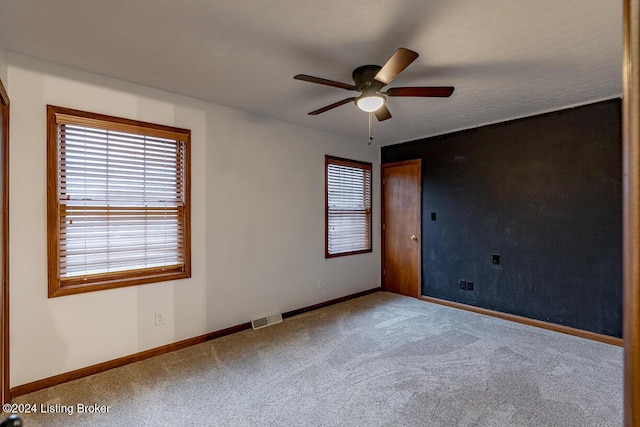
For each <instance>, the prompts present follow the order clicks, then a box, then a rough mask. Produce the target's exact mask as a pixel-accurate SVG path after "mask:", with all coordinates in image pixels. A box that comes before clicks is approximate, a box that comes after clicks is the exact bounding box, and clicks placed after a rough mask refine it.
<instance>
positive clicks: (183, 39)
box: [0, 0, 622, 145]
mask: <svg viewBox="0 0 640 427" xmlns="http://www.w3.org/2000/svg"><path fill="white" fill-rule="evenodd" d="M0 40H1V41H2V44H3V45H4V46H5V48H6V49H7V50H8V51H9V52H14V53H18V54H23V55H27V56H32V57H36V58H41V59H44V60H48V61H52V62H56V63H60V64H63V65H67V66H71V67H74V68H78V69H81V70H86V71H91V72H95V73H99V74H103V75H107V76H111V77H115V78H118V79H122V80H127V81H130V82H134V83H138V84H142V85H146V86H151V87H154V88H159V89H163V90H166V91H170V92H175V93H178V94H182V95H187V96H190V97H194V98H199V99H203V100H206V101H211V102H214V103H217V104H222V105H227V106H230V107H234V108H238V109H241V110H246V111H249V112H253V113H257V114H260V115H265V116H270V117H275V118H277V119H281V120H284V121H286V122H290V123H296V124H299V125H302V126H308V127H312V128H317V129H321V130H324V131H328V132H335V133H339V134H344V135H350V136H352V137H354V138H358V139H362V140H363V141H366V140H367V124H368V120H367V114H366V113H364V112H362V111H360V110H358V109H357V107H356V106H355V105H354V104H352V103H350V104H347V105H344V106H342V107H339V108H336V109H334V110H331V111H329V112H326V113H324V114H321V115H318V116H308V115H307V114H306V113H307V112H309V111H312V110H315V109H317V108H320V107H322V106H324V105H327V104H331V103H333V102H335V101H338V100H341V99H344V98H347V97H350V96H353V94H354V92H349V91H345V90H343V89H337V88H333V87H328V86H322V85H317V84H312V83H308V82H302V81H297V80H294V79H293V76H294V75H295V74H298V73H303V74H311V75H314V76H318V77H323V78H327V79H332V80H338V81H342V82H345V83H352V80H351V72H352V70H353V69H354V68H356V67H357V66H359V65H363V64H378V65H382V64H384V62H385V61H386V60H387V59H388V58H389V57H390V56H391V54H392V53H393V52H394V51H395V49H396V48H398V47H406V48H409V49H412V50H415V51H417V52H418V53H420V57H419V58H418V59H417V60H416V61H415V62H414V63H413V64H412V65H410V66H409V67H408V68H407V69H406V70H405V71H404V72H403V73H402V74H401V75H400V76H399V77H398V78H397V79H396V80H395V81H393V82H392V83H391V84H390V85H389V87H397V86H437V85H452V86H455V88H456V89H455V92H454V94H453V95H452V96H451V98H397V97H396V98H391V99H389V100H388V103H387V105H388V107H389V110H390V111H391V113H392V114H393V118H392V119H390V120H387V121H385V122H380V123H378V122H375V121H374V125H373V126H374V127H373V132H374V143H377V144H379V145H386V144H390V143H395V142H402V141H408V140H413V139H417V138H420V137H424V136H430V135H436V134H441V133H446V132H450V131H453V130H458V129H463V128H469V127H473V126H477V125H481V124H486V123H491V122H497V121H503V120H506V119H510V118H515V117H520V116H526V115H531V114H535V113H539V112H544V111H549V110H555V109H560V108H562V107H566V106H571V105H575V104H580V103H585V102H589V101H594V100H600V99H605V98H613V97H616V96H620V94H621V93H622V78H621V74H622V0H349V1H344V0H325V1H309V0H225V1H223V0H209V1H207V0H108V1H99V0H56V1H49V0H47V1H44V0H0ZM9 85H10V83H9Z"/></svg>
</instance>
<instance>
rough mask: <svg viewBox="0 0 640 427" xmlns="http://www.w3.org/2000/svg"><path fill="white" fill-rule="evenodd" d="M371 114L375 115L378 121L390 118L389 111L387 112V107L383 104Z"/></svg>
mask: <svg viewBox="0 0 640 427" xmlns="http://www.w3.org/2000/svg"><path fill="white" fill-rule="evenodd" d="M373 114H375V115H376V118H377V119H378V121H379V122H381V121H383V120H387V119H390V118H391V113H390V112H389V109H388V108H387V106H386V105H383V106H382V107H380V108H378V109H377V110H376V111H374V112H373Z"/></svg>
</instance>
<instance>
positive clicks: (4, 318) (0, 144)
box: [0, 79, 11, 404]
mask: <svg viewBox="0 0 640 427" xmlns="http://www.w3.org/2000/svg"><path fill="white" fill-rule="evenodd" d="M0 108H1V109H2V114H1V116H2V120H3V123H2V127H3V132H2V141H0V149H1V150H2V174H1V175H0V180H1V182H0V185H1V186H2V200H1V201H0V202H1V203H2V207H1V210H2V214H0V227H2V237H3V238H2V243H1V244H2V259H0V263H1V269H0V270H1V271H2V277H0V281H1V282H2V284H1V285H0V288H1V289H0V293H1V294H2V302H1V304H2V306H1V307H0V334H1V336H0V353H1V354H0V370H1V373H0V377H1V379H0V382H1V383H2V384H1V386H0V401H2V402H1V403H3V404H4V403H6V402H8V401H10V400H11V389H10V386H11V383H10V381H9V354H10V352H9V95H8V94H7V91H6V89H5V87H4V84H3V83H2V79H0Z"/></svg>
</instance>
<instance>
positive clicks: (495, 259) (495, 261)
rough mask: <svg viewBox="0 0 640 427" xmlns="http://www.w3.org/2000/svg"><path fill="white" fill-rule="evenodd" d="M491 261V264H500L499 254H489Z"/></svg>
mask: <svg viewBox="0 0 640 427" xmlns="http://www.w3.org/2000/svg"><path fill="white" fill-rule="evenodd" d="M491 262H492V263H493V265H498V264H500V254H493V255H491Z"/></svg>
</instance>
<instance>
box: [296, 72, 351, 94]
mask: <svg viewBox="0 0 640 427" xmlns="http://www.w3.org/2000/svg"><path fill="white" fill-rule="evenodd" d="M293 78H294V79H296V80H303V81H305V82H311V83H318V84H321V85H326V86H333V87H339V88H341V89H347V90H356V87H355V86H354V85H350V84H347V83H341V82H336V81H334V80H327V79H322V78H320V77H314V76H309V75H307V74H298V75H295V76H293Z"/></svg>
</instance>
